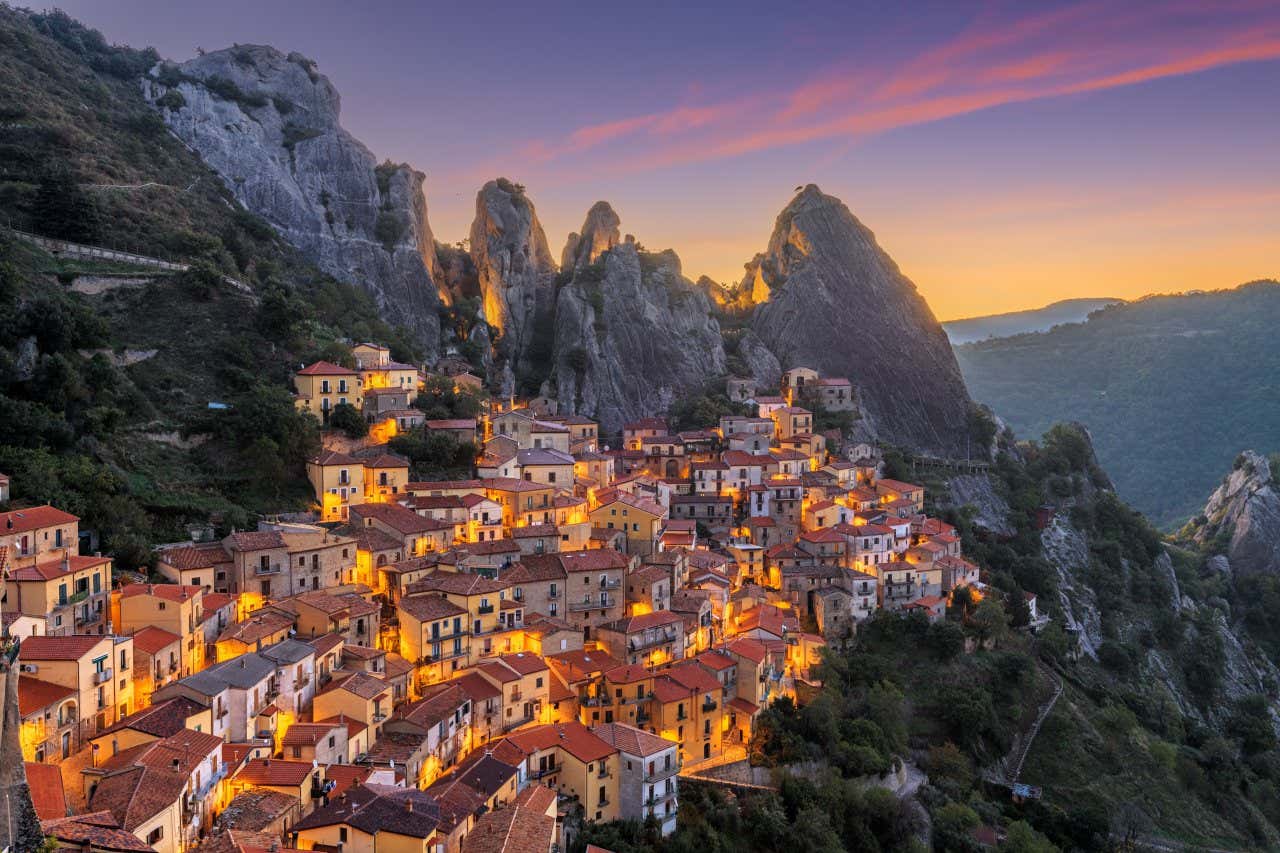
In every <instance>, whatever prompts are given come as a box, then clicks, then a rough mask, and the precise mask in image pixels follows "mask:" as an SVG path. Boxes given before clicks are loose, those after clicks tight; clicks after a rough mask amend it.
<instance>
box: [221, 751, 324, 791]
mask: <svg viewBox="0 0 1280 853" xmlns="http://www.w3.org/2000/svg"><path fill="white" fill-rule="evenodd" d="M311 770H312V767H311V762H310V761H285V760H283V759H279V758H251V759H249V761H248V762H247V763H246V764H245V766H244V767H242V768H240V772H239V773H237V774H236V775H235V776H234V779H235V780H236V781H237V782H242V783H245V784H249V785H269V786H275V787H295V786H300V785H302V783H303V782H304V781H306V779H307V777H308V776H310V775H311Z"/></svg>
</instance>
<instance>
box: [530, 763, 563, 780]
mask: <svg viewBox="0 0 1280 853" xmlns="http://www.w3.org/2000/svg"><path fill="white" fill-rule="evenodd" d="M559 772H560V768H559V767H557V766H555V765H552V766H550V767H546V768H543V769H541V770H534V771H533V772H532V773H530V774H529V778H530V779H542V778H544V777H546V776H551V775H553V774H555V773H559Z"/></svg>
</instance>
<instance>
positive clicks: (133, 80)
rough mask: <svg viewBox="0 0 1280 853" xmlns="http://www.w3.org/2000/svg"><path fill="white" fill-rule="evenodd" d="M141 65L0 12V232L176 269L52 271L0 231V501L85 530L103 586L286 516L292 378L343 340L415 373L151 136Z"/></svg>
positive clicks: (63, 20) (52, 17)
mask: <svg viewBox="0 0 1280 853" xmlns="http://www.w3.org/2000/svg"><path fill="white" fill-rule="evenodd" d="M155 58H156V57H155V54H154V52H153V51H150V50H141V51H140V50H134V49H131V48H120V47H112V46H108V45H107V44H106V43H105V42H104V41H103V39H102V37H101V35H99V34H98V33H96V32H95V31H92V30H87V29H85V28H84V27H82V26H80V25H79V24H77V23H75V22H74V21H72V20H71V19H70V18H68V17H66V16H65V15H62V14H61V13H58V12H54V13H51V14H47V15H42V14H27V13H23V12H20V11H15V10H11V9H9V8H7V7H0V226H4V225H10V226H12V227H14V228H20V229H23V230H27V231H34V232H37V233H39V234H43V235H46V236H50V237H59V238H65V239H70V240H75V241H79V242H83V243H90V244H94V245H109V246H110V245H114V246H119V247H124V248H128V249H129V250H131V251H134V252H138V253H141V254H146V255H153V256H159V257H164V258H170V259H173V260H176V261H182V262H186V263H190V264H191V265H192V268H191V270H190V271H188V272H185V273H177V274H157V272H156V270H154V269H149V268H130V267H127V266H121V265H118V264H103V263H100V262H87V261H73V260H69V259H58V258H54V257H53V256H51V255H49V254H46V253H45V252H43V251H40V250H38V249H36V248H34V247H32V246H30V245H29V244H27V243H24V242H22V241H20V240H18V239H16V238H15V237H14V236H13V235H12V234H11V233H10V232H9V231H7V230H5V229H3V228H0V471H4V472H5V473H7V474H9V475H11V476H12V477H13V498H14V500H15V501H53V502H55V503H57V504H58V505H59V506H62V507H64V508H65V509H68V510H70V511H72V512H75V513H77V514H79V515H81V516H83V518H84V528H86V529H89V530H92V531H94V532H95V533H97V534H99V536H100V544H101V547H102V549H103V550H104V551H110V552H112V553H113V554H114V555H115V557H116V561H117V565H120V566H122V567H129V566H133V565H138V564H139V563H142V562H144V561H145V560H146V559H148V548H149V545H150V544H152V543H155V542H157V541H165V540H172V539H176V538H182V537H184V536H185V535H186V530H185V525H186V524H187V523H191V522H200V523H203V522H206V521H207V520H208V519H209V518H210V516H211V515H212V517H213V518H214V519H215V521H217V522H219V523H220V524H221V526H222V527H224V528H226V527H231V526H241V527H243V526H245V525H246V524H248V523H249V522H250V521H251V518H252V515H253V514H254V513H256V512H261V511H268V510H278V509H281V508H289V507H291V506H299V507H301V506H303V505H305V502H306V500H307V496H308V489H307V488H306V484H305V480H304V479H303V476H302V474H303V472H302V460H303V459H304V458H305V456H306V454H307V453H309V452H311V451H312V450H313V449H314V448H315V447H316V445H317V438H318V436H317V432H316V427H315V424H314V422H313V421H311V420H309V419H306V418H302V417H300V416H298V415H297V414H296V413H295V410H294V407H293V404H292V400H291V398H290V395H289V392H288V390H287V389H288V376H289V372H290V370H291V369H292V368H294V367H296V366H297V363H298V362H299V361H302V360H307V359H313V358H317V357H321V356H328V357H331V358H339V357H341V352H342V350H341V349H340V348H339V347H338V346H337V344H336V341H338V340H339V339H340V338H343V337H352V338H359V339H365V338H369V339H373V340H378V341H383V342H386V343H390V344H391V345H392V346H393V347H394V348H395V350H396V354H397V357H399V358H405V359H407V358H411V357H413V356H414V355H415V353H413V352H411V351H410V350H408V349H407V348H406V347H405V346H404V344H403V343H401V341H402V337H401V336H400V335H399V334H397V332H396V331H395V330H392V329H390V328H388V327H387V326H386V325H385V324H384V323H382V322H381V321H380V320H378V319H377V314H376V312H375V310H374V306H373V305H372V303H371V301H370V300H369V298H368V297H367V296H366V295H365V294H363V293H362V292H360V291H357V290H355V289H354V288H351V287H348V286H345V285H341V284H338V283H336V282H334V281H333V280H332V279H330V278H328V277H327V276H324V275H322V274H320V273H319V272H318V271H316V270H315V269H314V268H313V267H311V266H309V265H307V264H306V263H304V262H302V261H301V260H300V259H299V258H298V257H297V255H296V253H294V252H293V251H292V250H290V249H289V248H288V247H287V246H285V245H284V244H283V243H282V242H281V241H280V240H279V239H278V238H277V236H276V235H275V233H274V232H273V231H272V230H271V229H270V228H269V227H267V226H266V225H265V223H263V222H262V221H260V220H258V219H257V218H256V217H254V216H252V215H250V214H248V213H247V212H245V211H244V210H243V209H241V208H239V207H238V206H237V205H236V204H235V203H234V202H233V201H231V199H230V196H229V194H228V193H227V192H226V190H225V189H224V188H223V186H222V184H221V183H220V182H219V181H218V179H217V178H216V177H215V176H214V175H212V174H211V173H210V171H209V170H208V168H206V167H205V166H204V164H203V163H201V162H200V160H199V159H198V158H196V157H195V156H194V155H192V154H191V153H190V152H188V151H187V150H186V149H185V148H184V147H183V146H182V145H181V144H180V143H178V141H177V140H176V139H174V138H173V137H172V136H171V135H170V134H169V133H168V132H167V131H166V130H165V127H164V124H163V122H161V121H160V119H159V116H158V115H157V114H156V113H155V111H154V110H153V109H152V108H150V107H149V106H148V105H147V104H146V103H145V102H144V101H143V100H142V97H141V95H140V94H139V88H138V83H137V76H138V75H139V74H140V73H141V71H142V70H143V69H145V68H146V67H148V66H149V65H150V64H151V63H153V62H154V61H155ZM226 277H231V278H234V279H235V280H236V281H239V282H243V283H244V284H246V285H248V288H249V290H250V291H251V292H250V293H246V292H245V291H243V290H241V289H239V288H236V287H233V286H231V285H229V284H228V283H227V282H226V281H225V278H226ZM210 403H216V404H224V405H225V407H222V406H218V407H214V408H210V406H209V404H210Z"/></svg>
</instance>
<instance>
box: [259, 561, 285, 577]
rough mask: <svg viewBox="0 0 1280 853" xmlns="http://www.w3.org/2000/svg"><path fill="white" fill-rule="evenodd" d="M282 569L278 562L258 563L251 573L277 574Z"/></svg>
mask: <svg viewBox="0 0 1280 853" xmlns="http://www.w3.org/2000/svg"><path fill="white" fill-rule="evenodd" d="M283 570H284V569H283V567H282V566H281V565H280V564H279V563H269V564H267V565H265V566H264V565H262V564H261V563H259V564H258V565H257V566H256V567H255V568H254V570H253V573H254V574H255V575H278V574H280V572H282V571H283Z"/></svg>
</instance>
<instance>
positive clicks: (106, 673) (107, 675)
mask: <svg viewBox="0 0 1280 853" xmlns="http://www.w3.org/2000/svg"><path fill="white" fill-rule="evenodd" d="M110 680H111V667H109V666H108V667H106V668H104V669H100V670H98V671H97V672H95V673H94V674H93V683H94V684H102V683H104V682H107V681H110Z"/></svg>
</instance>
